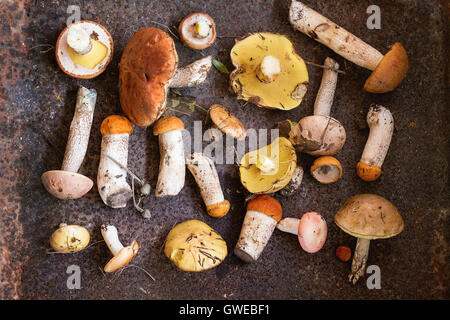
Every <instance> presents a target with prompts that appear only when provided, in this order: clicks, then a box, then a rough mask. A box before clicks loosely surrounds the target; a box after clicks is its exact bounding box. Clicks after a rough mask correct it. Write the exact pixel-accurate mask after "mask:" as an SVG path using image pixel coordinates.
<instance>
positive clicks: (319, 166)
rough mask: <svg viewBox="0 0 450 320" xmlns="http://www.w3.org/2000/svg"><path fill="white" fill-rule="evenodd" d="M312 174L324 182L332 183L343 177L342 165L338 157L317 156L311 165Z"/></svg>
mask: <svg viewBox="0 0 450 320" xmlns="http://www.w3.org/2000/svg"><path fill="white" fill-rule="evenodd" d="M310 171H311V175H312V176H313V177H314V179H316V180H317V181H319V182H320V183H323V184H330V183H334V182H336V181H338V180H339V179H340V178H341V177H342V166H341V163H340V162H339V160H338V159H336V158H334V157H330V156H323V157H320V158H317V159H316V160H315V161H314V163H313V164H312V166H311V170H310Z"/></svg>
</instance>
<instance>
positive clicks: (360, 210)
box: [334, 194, 404, 240]
mask: <svg viewBox="0 0 450 320" xmlns="http://www.w3.org/2000/svg"><path fill="white" fill-rule="evenodd" d="M334 221H335V223H336V224H337V225H338V227H339V228H341V229H342V230H344V231H345V232H347V233H348V234H350V235H352V236H354V237H357V238H363V239H369V240H372V239H383V238H390V237H393V236H395V235H397V234H399V233H400V232H402V231H403V228H404V223H403V219H402V216H401V215H400V213H399V212H398V210H397V208H396V207H395V206H394V205H393V204H392V203H391V202H390V201H388V200H387V199H385V198H383V197H380V196H378V195H375V194H359V195H356V196H353V197H351V198H349V199H347V201H345V203H344V204H343V205H342V206H341V207H340V208H339V210H338V212H337V213H336V215H335V216H334Z"/></svg>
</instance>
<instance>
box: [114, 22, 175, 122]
mask: <svg viewBox="0 0 450 320" xmlns="http://www.w3.org/2000/svg"><path fill="white" fill-rule="evenodd" d="M177 66H178V56H177V52H176V49H175V44H174V43H173V40H172V38H171V37H170V36H169V35H168V34H167V33H166V32H164V31H162V30H160V29H157V28H145V29H141V30H139V31H138V32H136V33H135V34H134V35H133V37H132V38H131V40H130V41H129V42H128V44H127V46H126V47H125V50H124V52H123V54H122V58H121V60H120V64H119V96H120V104H121V105H122V109H123V111H124V112H125V114H126V115H127V117H128V118H129V119H130V120H131V121H132V122H133V123H134V124H136V125H138V126H142V127H146V126H149V125H151V124H152V123H153V122H154V121H156V119H158V117H159V116H160V115H161V114H162V112H163V111H164V109H165V107H166V99H167V91H168V87H169V81H170V79H171V78H172V77H173V75H174V74H175V72H176V69H177Z"/></svg>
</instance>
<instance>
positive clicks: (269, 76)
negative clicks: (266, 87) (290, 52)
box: [256, 55, 303, 98]
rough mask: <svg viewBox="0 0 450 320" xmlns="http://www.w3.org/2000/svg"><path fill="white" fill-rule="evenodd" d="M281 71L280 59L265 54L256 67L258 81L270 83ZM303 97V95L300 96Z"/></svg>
mask: <svg viewBox="0 0 450 320" xmlns="http://www.w3.org/2000/svg"><path fill="white" fill-rule="evenodd" d="M280 73H281V64H280V60H278V59H277V58H275V57H274V56H270V55H269V56H265V57H264V58H263V60H262V61H261V64H260V65H259V67H258V68H257V69H256V76H257V77H258V79H259V81H261V82H264V83H270V82H272V81H274V80H275V78H276V77H277V76H278V75H279V74H280ZM302 98H303V97H302Z"/></svg>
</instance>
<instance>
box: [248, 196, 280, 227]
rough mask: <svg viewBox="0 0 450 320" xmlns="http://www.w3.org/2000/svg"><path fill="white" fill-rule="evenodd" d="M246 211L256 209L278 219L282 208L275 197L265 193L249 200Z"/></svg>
mask: <svg viewBox="0 0 450 320" xmlns="http://www.w3.org/2000/svg"><path fill="white" fill-rule="evenodd" d="M247 211H258V212H261V213H264V214H265V215H268V216H269V217H272V218H273V219H275V220H276V221H280V220H281V218H282V212H283V209H282V208H281V204H280V202H278V200H277V199H275V198H272V197H271V196H269V195H266V194H265V195H261V196H257V197H255V198H253V199H252V200H250V201H249V202H248V204H247Z"/></svg>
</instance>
